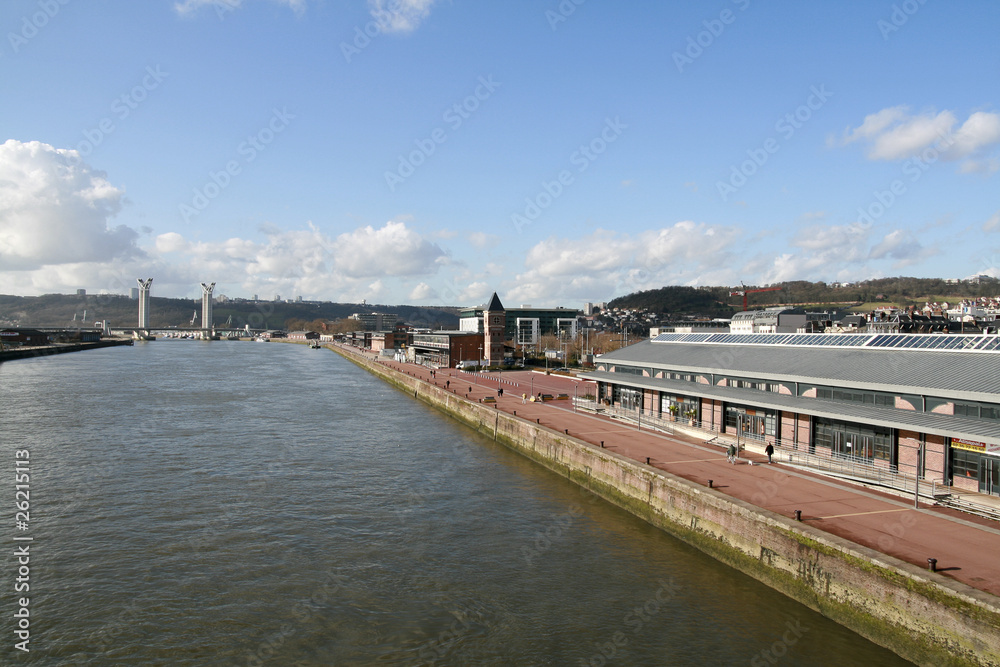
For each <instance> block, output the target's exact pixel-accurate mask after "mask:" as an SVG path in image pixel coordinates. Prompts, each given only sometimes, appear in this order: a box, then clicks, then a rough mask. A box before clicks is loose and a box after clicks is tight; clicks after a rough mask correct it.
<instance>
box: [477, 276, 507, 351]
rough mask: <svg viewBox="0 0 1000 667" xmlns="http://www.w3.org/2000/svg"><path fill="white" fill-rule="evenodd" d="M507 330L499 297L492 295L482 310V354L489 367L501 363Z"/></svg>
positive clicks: (505, 315) (504, 314)
mask: <svg viewBox="0 0 1000 667" xmlns="http://www.w3.org/2000/svg"><path fill="white" fill-rule="evenodd" d="M506 329H507V313H506V311H505V310H504V307H503V304H502V303H500V297H498V296H497V293H496V292H494V293H493V298H491V299H490V302H489V303H488V304H487V305H486V308H485V309H484V310H483V352H484V353H485V356H486V364H487V365H489V366H493V365H499V364H502V363H503V356H504V355H503V339H504V332H505V331H506Z"/></svg>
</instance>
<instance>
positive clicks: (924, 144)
mask: <svg viewBox="0 0 1000 667" xmlns="http://www.w3.org/2000/svg"><path fill="white" fill-rule="evenodd" d="M957 124H958V119H957V118H956V116H955V114H954V113H953V112H951V111H942V112H940V113H936V114H935V113H933V112H930V113H924V114H918V115H911V114H910V113H909V112H908V110H907V108H906V107H903V106H898V107H890V108H886V109H882V110H881V111H879V112H877V113H874V114H870V115H868V116H866V117H865V120H864V122H863V123H862V124H861V125H859V126H858V127H856V128H853V129H851V128H848V129H847V130H846V131H845V132H844V135H843V137H842V139H841V142H840V143H841V144H842V145H844V144H849V143H853V142H855V141H864V142H866V143H867V144H868V153H867V155H868V158H869V159H871V160H902V159H905V158H908V157H912V156H914V155H918V154H922V153H923V152H924V151H926V150H927V149H933V150H934V151H935V153H934V159H937V158H941V159H944V160H949V161H951V160H960V159H964V158H973V157H974V156H976V155H980V154H982V153H983V152H985V151H986V150H987V149H989V148H991V147H992V146H994V145H995V144H997V143H1000V114H996V113H989V112H985V111H977V112H975V113H973V114H971V115H970V116H969V117H968V118H967V119H966V120H965V122H964V123H962V124H961V125H959V126H958V127H956V125H957ZM992 163H993V161H991V160H985V161H980V160H971V161H970V163H969V164H967V165H963V167H962V171H963V172H970V171H983V170H989V168H990V166H991V165H992Z"/></svg>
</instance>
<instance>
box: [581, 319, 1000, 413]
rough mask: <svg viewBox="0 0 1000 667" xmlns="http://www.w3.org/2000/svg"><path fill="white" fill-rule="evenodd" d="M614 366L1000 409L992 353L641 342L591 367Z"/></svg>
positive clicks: (997, 364) (997, 365)
mask: <svg viewBox="0 0 1000 667" xmlns="http://www.w3.org/2000/svg"><path fill="white" fill-rule="evenodd" d="M679 335H684V334H679ZM690 335H692V336H698V335H700V336H707V335H712V334H690ZM758 335H767V334H758ZM820 335H823V334H820ZM846 335H847V336H854V335H855V334H846ZM994 338H995V337H994ZM616 361H617V362H622V363H623V364H626V365H636V366H644V367H649V368H652V369H663V370H672V371H677V372H682V373H714V374H717V375H736V376H748V377H751V378H754V379H760V380H768V381H774V382H802V383H807V384H819V385H827V386H836V387H848V388H855V389H867V390H872V391H884V392H895V393H905V394H918V395H926V396H935V397H941V398H948V399H951V400H955V399H958V400H969V401H983V402H987V403H1000V354H997V353H978V354H973V353H968V352H961V351H953V350H951V351H949V350H927V349H920V350H912V349H895V348H865V347H861V346H859V345H853V346H850V347H817V346H806V347H800V346H791V345H738V344H699V343H682V342H675V343H670V344H662V343H656V342H651V341H642V342H639V343H636V344H634V345H630V346H629V347H625V348H622V349H620V350H616V351H615V352H610V353H608V354H604V355H601V356H600V357H599V358H598V359H596V360H595V362H596V363H598V364H601V363H605V362H616ZM618 377H619V378H621V377H622V376H621V375H619V376H618Z"/></svg>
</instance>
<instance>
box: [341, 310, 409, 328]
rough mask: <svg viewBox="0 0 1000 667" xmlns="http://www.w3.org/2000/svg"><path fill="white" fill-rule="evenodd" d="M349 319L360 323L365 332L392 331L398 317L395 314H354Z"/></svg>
mask: <svg viewBox="0 0 1000 667" xmlns="http://www.w3.org/2000/svg"><path fill="white" fill-rule="evenodd" d="M348 319H352V320H356V321H358V322H360V323H361V326H362V327H363V328H364V330H365V331H392V330H393V329H394V328H395V327H396V320H397V319H398V316H397V315H396V314H395V313H354V314H353V315H351V316H350V318H348Z"/></svg>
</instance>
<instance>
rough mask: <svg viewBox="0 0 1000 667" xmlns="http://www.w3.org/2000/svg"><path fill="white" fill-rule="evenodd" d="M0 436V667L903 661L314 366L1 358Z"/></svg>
mask: <svg viewBox="0 0 1000 667" xmlns="http://www.w3.org/2000/svg"><path fill="white" fill-rule="evenodd" d="M0 420H2V421H0V452H2V456H3V457H4V465H3V468H4V470H5V474H4V475H3V479H4V480H7V481H6V482H5V485H4V486H3V487H0V493H2V495H3V497H4V499H5V500H4V504H5V506H6V507H8V508H13V506H14V495H15V490H14V484H13V482H12V480H13V479H14V471H13V469H14V461H15V453H14V452H15V450H17V449H27V450H28V451H29V452H30V471H31V472H30V502H31V506H30V524H29V527H28V529H27V530H26V531H19V530H17V529H16V528H15V522H14V512H13V511H11V510H10V509H9V510H8V512H7V513H5V517H6V518H7V521H6V522H5V524H4V525H5V526H6V527H5V528H4V530H3V532H2V539H3V542H4V544H5V545H6V547H5V549H4V551H5V553H6V557H5V558H4V559H3V561H2V562H3V567H4V570H3V576H2V581H3V584H2V586H3V590H4V593H3V597H2V604H3V608H2V617H3V622H2V623H0V628H2V633H0V641H2V646H0V656H2V657H3V659H2V660H0V662H2V663H3V664H11V665H13V664H17V665H283V666H287V665H292V666H296V665H301V666H306V665H417V664H439V665H480V664H484V665H741V664H748V665H772V664H780V665H838V666H843V665H862V664H864V665H874V664H877V665H895V664H908V663H905V662H904V661H902V660H901V659H899V658H898V657H896V656H895V655H894V654H892V653H890V652H888V651H886V650H884V649H881V648H879V647H877V646H875V645H874V644H872V643H870V642H868V641H866V640H864V639H862V638H861V637H860V636H858V635H856V634H854V633H852V632H850V631H848V630H846V629H844V628H842V627H840V626H838V625H836V624H835V623H832V622H831V621H828V620H826V619H825V618H823V617H822V616H820V615H818V614H816V613H814V612H812V611H810V610H809V609H807V608H806V607H804V606H802V605H799V604H797V603H795V602H792V601H790V600H789V599H787V598H785V597H784V596H782V595H780V594H778V593H776V592H774V591H772V590H771V589H769V588H767V587H765V586H763V585H761V584H759V583H757V582H756V581H754V580H752V579H750V578H748V577H746V576H744V575H742V574H740V573H738V572H736V571H734V570H732V569H730V568H728V567H726V566H724V565H721V564H719V563H717V562H716V561H714V560H712V559H711V558H709V557H707V556H704V555H703V554H701V553H700V552H698V551H696V550H694V549H692V548H690V547H688V546H686V545H685V544H683V543H681V542H679V541H678V540H676V539H673V538H672V537H670V536H669V535H667V534H665V533H663V532H661V531H659V530H657V529H654V528H652V527H651V526H649V525H648V524H646V523H645V522H643V521H640V520H638V519H636V518H634V517H632V516H631V515H629V514H627V513H625V512H623V511H621V510H619V509H617V508H615V507H613V506H611V505H609V504H607V503H605V502H604V501H602V500H599V499H596V498H594V497H592V496H590V495H588V494H586V493H585V492H581V490H580V489H579V488H578V487H576V486H575V485H573V484H571V483H569V482H567V481H565V480H564V479H562V478H560V477H558V476H556V475H554V474H552V473H550V472H548V471H546V470H544V469H543V468H541V467H540V466H538V465H537V464H534V463H531V462H529V461H528V460H527V459H524V458H522V457H521V456H519V455H517V454H515V453H513V452H511V451H509V450H507V449H505V448H504V447H502V446H499V445H497V444H495V443H493V442H492V441H490V440H489V439H487V438H484V437H481V436H479V435H478V434H476V433H474V432H472V431H470V430H469V429H467V428H465V427H463V426H461V425H460V424H458V423H456V422H454V421H452V420H451V419H449V418H447V417H445V416H443V415H441V414H440V413H438V412H436V411H434V410H433V409H431V408H429V407H427V406H425V405H423V404H422V403H419V402H417V401H415V400H413V399H412V397H409V396H408V395H406V394H403V393H401V392H399V391H397V390H395V389H393V388H391V387H389V386H388V385H386V384H384V383H383V382H381V381H380V380H378V379H376V378H374V377H372V376H370V375H369V374H367V373H366V372H364V371H362V370H360V369H359V368H357V367H356V366H354V365H353V364H351V363H349V362H347V361H345V360H344V359H342V358H341V357H340V356H339V355H337V354H335V353H333V352H330V351H328V350H311V349H309V348H307V347H305V346H300V345H286V344H277V343H271V344H268V345H259V344H253V343H248V342H228V341H218V342H211V343H209V342H200V341H168V340H160V341H156V342H149V343H140V344H137V345H136V346H135V347H132V348H108V349H102V350H93V351H87V352H78V353H72V354H65V355H57V356H54V357H47V358H41V359H32V360H24V361H14V362H9V363H4V364H0ZM14 537H31V538H32V539H31V541H26V540H22V541H14ZM24 545H29V551H30V564H29V568H30V575H29V581H27V582H24V583H28V584H29V585H30V591H29V592H27V593H25V592H19V593H14V586H15V577H16V576H18V567H19V565H18V563H17V558H16V557H15V555H14V551H15V549H16V548H18V547H23V546H24ZM21 596H29V601H28V607H27V608H28V610H29V613H30V617H29V618H30V629H29V632H30V640H29V643H28V644H27V645H26V647H27V648H29V649H30V652H28V653H24V652H22V651H20V650H18V649H16V648H15V644H16V643H18V642H19V641H20V639H19V638H17V637H16V636H15V634H14V629H15V627H14V619H13V615H14V613H15V612H16V611H18V610H19V609H20V608H21V605H20V604H19V603H18V602H17V600H19V598H20V597H21Z"/></svg>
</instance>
